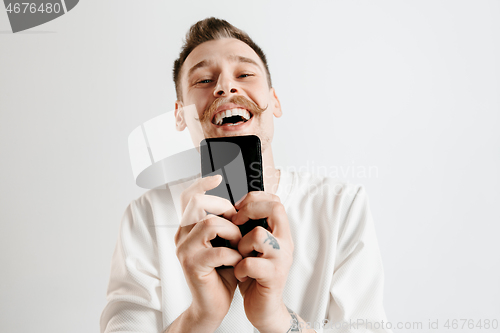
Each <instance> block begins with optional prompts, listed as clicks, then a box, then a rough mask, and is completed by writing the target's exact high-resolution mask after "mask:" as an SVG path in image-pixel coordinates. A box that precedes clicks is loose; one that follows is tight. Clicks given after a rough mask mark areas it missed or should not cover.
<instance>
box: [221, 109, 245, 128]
mask: <svg viewBox="0 0 500 333" xmlns="http://www.w3.org/2000/svg"><path fill="white" fill-rule="evenodd" d="M250 118H252V114H251V113H250V112H248V111H247V110H245V109H242V108H234V109H230V110H224V111H221V112H218V113H216V114H215V116H214V117H213V118H212V123H213V124H214V125H217V126H235V125H240V124H243V123H246V122H247V121H248V120H250Z"/></svg>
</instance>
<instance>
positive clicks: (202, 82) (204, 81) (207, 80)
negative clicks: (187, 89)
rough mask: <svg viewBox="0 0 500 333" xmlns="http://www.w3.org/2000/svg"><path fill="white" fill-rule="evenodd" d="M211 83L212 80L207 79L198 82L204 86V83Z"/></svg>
mask: <svg viewBox="0 0 500 333" xmlns="http://www.w3.org/2000/svg"><path fill="white" fill-rule="evenodd" d="M210 82H212V80H209V79H205V80H200V81H198V82H196V84H204V83H210Z"/></svg>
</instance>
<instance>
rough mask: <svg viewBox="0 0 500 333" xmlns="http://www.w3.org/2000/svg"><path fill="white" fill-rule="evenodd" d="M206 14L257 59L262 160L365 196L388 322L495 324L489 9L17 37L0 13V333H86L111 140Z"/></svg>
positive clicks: (223, 9) (130, 15) (498, 159)
mask: <svg viewBox="0 0 500 333" xmlns="http://www.w3.org/2000/svg"><path fill="white" fill-rule="evenodd" d="M208 16H216V17H220V18H224V19H227V20H228V21H229V22H231V23H233V24H234V25H236V26H237V27H239V28H241V29H243V30H245V31H247V32H248V33H249V34H250V36H251V37H252V38H254V40H255V41H256V42H257V43H258V44H259V45H260V46H261V47H262V48H263V50H264V51H265V52H266V53H267V56H268V60H269V66H270V70H271V75H272V79H273V85H274V87H275V88H276V91H277V94H278V96H279V98H280V101H281V103H282V107H283V117H282V118H280V119H277V120H276V121H275V126H276V133H275V140H274V142H273V150H274V153H275V163H276V164H277V165H278V166H281V167H284V168H296V169H302V170H306V169H308V170H310V171H312V172H315V171H316V172H319V173H327V174H330V175H333V176H335V175H337V176H339V177H340V178H345V179H346V180H348V181H350V182H353V183H359V184H363V185H364V186H365V187H366V189H367V192H368V195H369V197H370V206H371V209H372V212H373V216H374V220H375V224H376V232H377V236H378V239H379V243H380V251H381V255H382V258H383V262H384V268H385V276H386V280H385V281H386V282H385V307H386V312H387V316H388V319H389V320H390V321H391V322H393V323H397V322H402V323H405V322H422V323H423V328H424V331H429V330H425V328H426V327H427V325H428V322H429V320H432V321H435V320H439V324H440V327H441V328H442V327H443V326H442V325H443V324H444V322H445V321H446V320H447V319H473V320H475V321H476V322H477V320H480V319H481V320H485V319H489V320H493V319H497V320H500V300H499V297H500V283H499V281H500V258H499V254H500V245H499V244H500V242H499V233H500V227H499V225H500V210H499V204H500V179H499V170H500V131H499V128H500V61H499V59H500V1H301V2H291V1H269V2H267V1H252V2H236V1H185V2H180V1H178V2H167V1H143V2H139V1H134V2H132V1H118V0H114V1H97V0H85V1H81V2H80V3H79V4H78V5H77V6H76V7H75V8H74V9H73V10H72V11H71V12H69V13H68V14H66V15H63V16H62V17H60V18H58V19H56V20H54V21H52V22H48V23H46V24H44V25H41V26H39V27H35V28H33V29H31V30H27V31H25V32H21V33H17V34H12V33H11V32H10V26H9V22H8V19H7V14H6V11H5V8H4V7H1V8H0V154H1V155H0V256H1V257H0V267H1V268H0V269H1V273H0V274H1V275H0V282H1V283H0V331H2V332H31V331H34V332H51V333H55V332H73V333H77V332H96V331H98V322H99V317H100V314H101V311H102V309H103V307H104V305H105V303H106V299H105V295H106V289H107V283H108V278H109V270H110V260H111V255H112V253H113V249H114V246H115V243H116V239H117V235H118V229H119V225H120V220H121V216H122V214H123V212H124V210H125V208H126V206H127V205H128V204H129V202H130V201H131V200H133V199H135V198H137V197H138V196H140V195H141V194H142V193H143V192H144V191H145V190H144V189H141V188H139V187H137V186H136V185H135V183H134V179H133V176H132V171H131V167H130V161H129V156H128V147H127V137H128V134H129V133H130V132H131V131H132V130H133V129H134V128H135V127H137V126H139V125H140V124H142V123H143V122H145V121H147V120H149V119H151V118H153V117H155V116H157V115H159V114H162V113H164V112H167V111H171V110H173V107H174V102H175V94H174V86H173V83H172V79H171V70H172V64H173V61H174V60H175V59H176V57H177V56H178V52H179V50H180V47H181V45H182V39H183V37H184V35H185V33H186V31H187V29H188V28H189V26H190V25H191V24H193V23H195V22H196V21H197V20H200V19H203V18H205V17H208ZM369 168H371V169H369ZM359 170H365V171H366V170H371V173H370V172H365V173H362V172H361V173H360V172H358V171H359ZM483 330H484V329H483ZM394 331H395V332H411V331H414V330H411V329H409V330H406V329H401V330H397V329H395V330H394ZM439 331H446V330H445V329H440V330H439ZM473 331H474V330H469V329H463V330H462V329H457V330H453V332H473ZM489 331H498V330H491V329H490V330H489Z"/></svg>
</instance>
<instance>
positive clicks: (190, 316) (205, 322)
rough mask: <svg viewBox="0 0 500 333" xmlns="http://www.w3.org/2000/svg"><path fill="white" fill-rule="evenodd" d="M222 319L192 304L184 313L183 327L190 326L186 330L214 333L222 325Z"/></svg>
mask: <svg viewBox="0 0 500 333" xmlns="http://www.w3.org/2000/svg"><path fill="white" fill-rule="evenodd" d="M222 319H224V318H222ZM222 319H220V320H219V319H217V318H216V317H215V316H213V315H211V314H209V313H207V312H204V311H201V310H199V309H197V307H195V306H193V305H192V304H191V306H190V307H189V308H187V309H186V311H184V312H183V314H182V321H183V323H184V325H183V327H184V328H187V327H189V330H188V331H185V332H196V333H198V332H199V333H212V332H214V331H215V330H216V329H217V328H218V327H219V326H220V323H221V322H222Z"/></svg>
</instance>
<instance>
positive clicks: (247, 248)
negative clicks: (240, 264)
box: [238, 226, 280, 258]
mask: <svg viewBox="0 0 500 333" xmlns="http://www.w3.org/2000/svg"><path fill="white" fill-rule="evenodd" d="M279 250H280V245H279V242H278V240H277V239H276V238H275V237H274V236H273V235H272V234H271V233H270V232H269V231H267V230H266V229H264V228H262V227H260V226H258V227H255V228H254V229H252V231H250V232H249V233H248V234H246V235H245V237H243V238H242V239H241V240H240V242H239V243H238V252H240V253H241V255H242V256H243V258H246V257H248V256H250V255H251V254H252V252H253V251H257V252H260V253H262V254H263V257H264V258H269V257H273V255H275V254H277V253H276V251H279Z"/></svg>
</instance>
